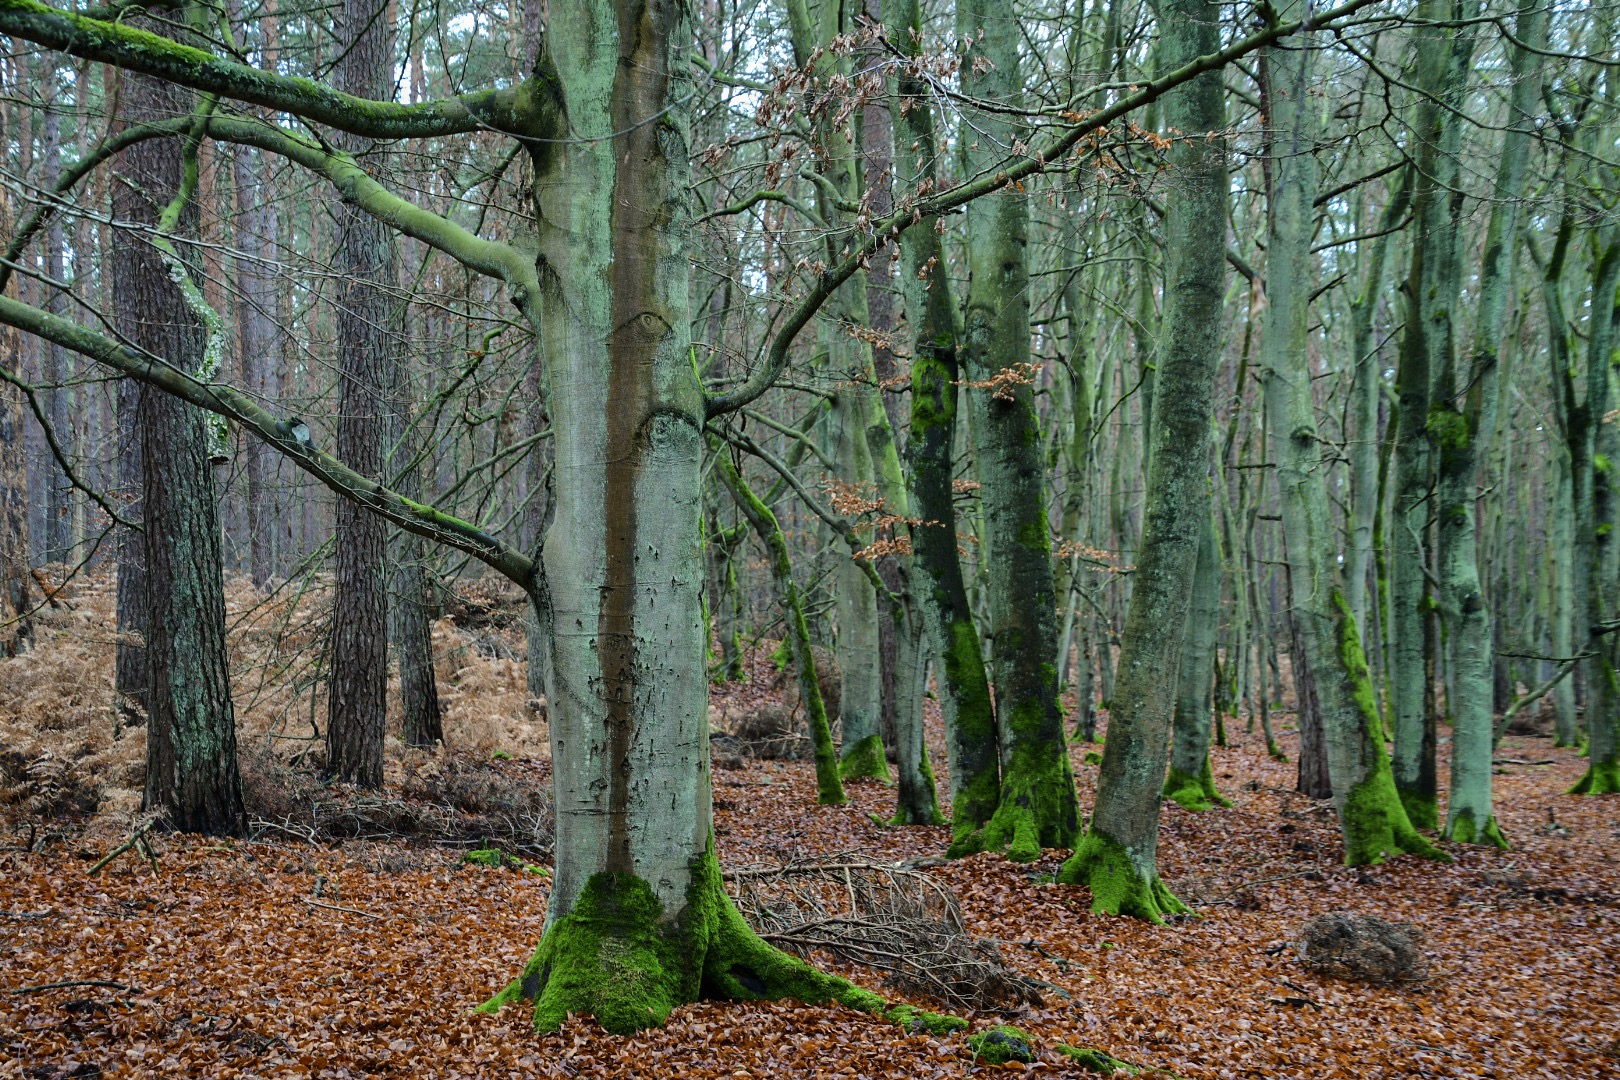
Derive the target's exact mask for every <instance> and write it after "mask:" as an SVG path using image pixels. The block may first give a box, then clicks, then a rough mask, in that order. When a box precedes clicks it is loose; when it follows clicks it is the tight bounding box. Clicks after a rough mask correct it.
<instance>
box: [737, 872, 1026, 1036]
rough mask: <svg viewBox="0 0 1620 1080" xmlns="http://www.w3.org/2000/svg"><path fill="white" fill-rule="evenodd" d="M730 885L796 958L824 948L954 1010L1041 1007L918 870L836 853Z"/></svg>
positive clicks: (754, 918) (744, 908) (768, 934)
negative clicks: (879, 972)
mask: <svg viewBox="0 0 1620 1080" xmlns="http://www.w3.org/2000/svg"><path fill="white" fill-rule="evenodd" d="M726 879H727V883H728V885H729V886H730V889H731V892H732V897H733V899H734V900H735V901H736V903H737V907H738V909H739V910H740V911H741V912H742V915H743V918H745V919H747V920H748V923H749V925H750V926H752V927H753V928H754V930H755V932H756V933H758V934H759V936H760V937H762V938H764V939H765V940H766V941H769V942H770V943H771V944H773V945H775V946H777V947H778V948H781V949H785V950H787V951H788V952H791V953H794V954H796V955H798V956H809V955H810V954H811V953H813V952H822V953H826V954H828V955H830V956H832V957H833V958H835V959H837V960H840V961H844V962H847V963H854V964H861V965H863V966H866V967H870V968H876V969H877V970H879V971H882V972H885V973H886V975H887V978H886V979H885V980H884V985H885V986H889V987H892V988H894V989H896V990H899V991H900V992H902V993H906V994H911V995H915V996H918V997H928V998H933V999H935V1000H937V1001H939V1002H942V1003H943V1004H945V1005H947V1006H949V1007H951V1008H954V1009H968V1010H982V1009H994V1008H997V1007H1001V1006H1007V1005H1021V1004H1031V1005H1038V1004H1040V996H1039V995H1038V994H1037V993H1036V991H1035V985H1034V984H1033V983H1031V982H1030V981H1029V980H1027V979H1024V978H1022V977H1021V976H1019V975H1016V974H1014V973H1013V972H1012V971H1010V970H1009V969H1008V968H1007V965H1006V963H1005V961H1003V959H1002V957H1001V951H1000V950H999V949H998V948H997V947H996V944H995V942H993V941H988V940H985V939H982V938H974V937H973V936H971V935H970V934H968V933H967V931H966V930H965V929H964V927H963V925H962V911H961V906H960V904H959V903H958V901H957V898H956V896H955V894H953V893H952V892H951V891H950V890H949V889H947V888H946V887H945V886H944V885H942V884H941V883H940V882H939V881H937V880H935V879H934V878H933V877H931V876H929V875H928V874H926V873H923V872H922V871H920V870H913V869H910V868H908V867H905V866H900V865H890V864H885V863H880V862H872V861H869V860H866V859H862V858H861V857H860V856H857V855H835V856H830V857H828V858H824V859H813V860H802V861H797V862H792V863H788V864H786V865H783V866H772V867H750V868H746V869H741V870H733V871H730V872H728V873H727V874H726Z"/></svg>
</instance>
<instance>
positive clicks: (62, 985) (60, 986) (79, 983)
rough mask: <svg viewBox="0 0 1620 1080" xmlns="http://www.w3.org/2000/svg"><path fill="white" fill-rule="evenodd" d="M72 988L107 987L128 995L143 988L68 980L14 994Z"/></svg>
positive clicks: (15, 991)
mask: <svg viewBox="0 0 1620 1080" xmlns="http://www.w3.org/2000/svg"><path fill="white" fill-rule="evenodd" d="M72 986H105V987H106V988H107V989H109V990H122V991H124V992H125V993H128V994H139V993H141V988H140V987H138V986H129V985H127V984H125V983H121V982H109V981H108V980H106V979H66V980H64V981H62V982H50V983H40V984H39V985H38V986H19V987H18V988H17V989H15V990H13V991H12V993H13V994H37V993H40V992H41V991H44V990H65V989H67V988H69V987H72Z"/></svg>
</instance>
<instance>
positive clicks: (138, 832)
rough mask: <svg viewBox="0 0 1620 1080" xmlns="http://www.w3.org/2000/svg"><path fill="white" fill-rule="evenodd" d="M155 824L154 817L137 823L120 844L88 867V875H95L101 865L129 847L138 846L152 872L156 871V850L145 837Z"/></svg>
mask: <svg viewBox="0 0 1620 1080" xmlns="http://www.w3.org/2000/svg"><path fill="white" fill-rule="evenodd" d="M156 824H157V819H156V818H148V819H147V820H146V821H143V822H141V824H139V825H137V826H136V827H135V830H134V831H133V832H131V833H130V834H129V836H128V837H127V838H126V839H125V840H124V842H123V843H122V844H119V845H118V846H117V847H115V848H113V849H112V850H111V851H109V852H107V854H105V855H103V856H102V857H101V860H100V861H99V862H97V863H96V865H94V866H92V867H91V868H90V870H89V874H90V876H91V877H95V876H96V875H97V874H98V873H100V872H101V868H102V867H103V866H106V865H107V864H108V863H110V862H112V861H113V860H114V859H116V858H118V856H120V855H122V854H123V853H124V852H126V851H128V850H130V849H131V848H139V849H140V852H141V854H142V855H144V856H146V861H147V862H149V863H151V864H152V873H154V874H155V873H157V852H155V851H153V850H152V845H151V844H150V843H148V842H147V839H146V834H147V833H148V832H150V831H151V830H152V826H153V825H156Z"/></svg>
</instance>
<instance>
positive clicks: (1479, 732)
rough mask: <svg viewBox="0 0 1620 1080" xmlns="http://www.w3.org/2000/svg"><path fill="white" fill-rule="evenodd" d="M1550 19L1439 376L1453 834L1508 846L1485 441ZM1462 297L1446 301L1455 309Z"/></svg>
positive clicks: (1536, 42)
mask: <svg viewBox="0 0 1620 1080" xmlns="http://www.w3.org/2000/svg"><path fill="white" fill-rule="evenodd" d="M1546 25H1547V23H1546V13H1545V11H1544V10H1543V9H1541V8H1539V7H1538V6H1537V5H1536V4H1535V3H1534V2H1533V0H1524V2H1522V3H1521V4H1520V6H1519V12H1518V19H1517V24H1516V26H1517V30H1516V34H1517V37H1518V39H1519V40H1520V41H1522V42H1523V43H1524V47H1523V48H1520V47H1517V46H1508V48H1509V51H1510V56H1511V65H1512V71H1513V78H1512V86H1513V91H1512V98H1511V103H1512V104H1511V116H1510V119H1509V126H1508V129H1507V131H1506V132H1504V133H1503V136H1502V155H1501V159H1500V161H1499V163H1498V165H1497V169H1496V177H1495V181H1494V184H1493V188H1494V190H1493V191H1492V193H1491V195H1492V200H1491V217H1490V224H1489V225H1488V227H1487V230H1486V235H1485V251H1484V256H1483V259H1482V261H1481V266H1480V270H1479V277H1478V285H1477V290H1478V296H1479V306H1478V309H1477V311H1476V314H1475V321H1474V333H1473V338H1474V340H1473V343H1472V347H1471V348H1470V349H1469V350H1468V352H1467V354H1466V361H1465V362H1464V363H1459V360H1461V359H1463V358H1462V357H1459V356H1458V354H1457V353H1456V352H1455V351H1453V352H1451V353H1449V354H1448V356H1447V360H1448V364H1447V366H1446V367H1445V368H1444V369H1443V370H1442V371H1441V372H1440V374H1439V379H1438V380H1437V385H1436V388H1435V399H1434V405H1433V408H1432V409H1431V410H1430V412H1429V418H1428V428H1429V436H1430V439H1431V440H1432V441H1433V442H1435V443H1436V444H1437V445H1436V450H1437V452H1438V474H1437V475H1438V478H1437V484H1436V494H1437V498H1438V502H1437V507H1436V516H1437V517H1438V518H1439V533H1440V575H1439V576H1440V603H1441V608H1442V610H1443V611H1444V612H1445V615H1446V620H1447V625H1448V627H1449V629H1450V633H1451V656H1452V663H1453V665H1454V667H1455V669H1456V674H1455V677H1454V679H1453V683H1452V685H1453V694H1452V696H1451V697H1450V699H1449V701H1448V704H1449V706H1450V710H1451V719H1452V725H1453V732H1454V734H1453V737H1452V743H1451V792H1450V797H1449V798H1448V799H1447V805H1446V828H1445V835H1446V837H1447V838H1448V839H1451V840H1456V841H1459V842H1461V843H1472V842H1478V843H1482V844H1494V845H1496V846H1497V847H1506V846H1507V840H1506V839H1505V838H1504V837H1503V836H1502V833H1501V831H1500V830H1499V829H1498V828H1497V826H1496V816H1495V814H1494V812H1493V809H1492V805H1491V772H1492V769H1493V766H1492V764H1491V758H1492V755H1493V752H1494V751H1495V748H1496V740H1495V732H1494V723H1493V719H1492V716H1493V712H1494V709H1493V707H1492V706H1493V705H1494V701H1493V696H1494V674H1495V661H1496V647H1495V641H1494V635H1493V632H1492V624H1491V613H1490V610H1489V608H1488V607H1487V606H1486V598H1485V591H1484V588H1483V586H1482V584H1481V582H1480V573H1479V550H1478V548H1479V543H1478V526H1477V523H1476V515H1475V506H1476V503H1477V502H1478V500H1479V497H1480V496H1479V491H1478V483H1479V472H1480V468H1479V458H1480V456H1481V454H1480V451H1481V442H1482V441H1484V442H1485V443H1486V444H1487V448H1488V443H1489V440H1490V438H1491V435H1492V433H1493V432H1494V430H1495V427H1496V412H1497V397H1498V394H1499V389H1500V386H1501V370H1500V365H1499V364H1498V356H1499V354H1500V349H1501V345H1500V342H1501V337H1502V330H1503V327H1504V324H1505V323H1506V319H1507V309H1508V292H1509V289H1510V288H1511V287H1512V279H1513V271H1512V264H1513V257H1514V254H1515V252H1516V251H1517V250H1518V242H1517V241H1518V230H1519V204H1520V202H1521V201H1522V200H1523V197H1524V188H1525V173H1526V171H1527V169H1528V166H1529V162H1530V143H1531V138H1532V132H1531V130H1530V129H1529V126H1528V125H1529V124H1530V123H1531V120H1532V118H1533V117H1534V116H1535V115H1536V114H1537V111H1538V109H1539V108H1540V101H1541V71H1542V66H1543V65H1542V64H1541V62H1540V60H1539V59H1538V58H1537V57H1536V55H1535V53H1536V52H1537V51H1539V50H1540V49H1541V48H1542V46H1543V44H1544V42H1545V40H1546ZM1460 299H1461V298H1460V297H1453V296H1448V297H1444V298H1442V302H1444V303H1449V304H1455V303H1458V302H1459V301H1460Z"/></svg>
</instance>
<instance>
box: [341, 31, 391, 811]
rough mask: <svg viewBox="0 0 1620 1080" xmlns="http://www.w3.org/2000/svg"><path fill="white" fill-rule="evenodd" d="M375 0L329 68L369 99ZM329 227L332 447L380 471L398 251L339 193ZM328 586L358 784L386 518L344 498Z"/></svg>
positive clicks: (387, 61)
mask: <svg viewBox="0 0 1620 1080" xmlns="http://www.w3.org/2000/svg"><path fill="white" fill-rule="evenodd" d="M387 10H388V4H387V0H344V3H343V11H342V18H341V20H340V22H339V26H338V43H339V57H338V61H337V65H336V66H335V68H334V69H333V76H334V82H335V84H336V86H337V88H338V89H339V90H342V91H344V92H347V93H350V94H355V95H358V96H360V97H365V98H372V99H378V98H382V99H387V98H391V97H392V96H393V74H394V65H393V46H394V35H393V31H392V27H391V26H390V24H389V20H388V15H387ZM334 141H335V142H336V143H337V144H338V145H339V146H341V147H342V148H343V149H345V150H347V151H349V152H351V153H354V154H356V155H363V154H364V153H365V151H367V150H368V149H369V148H370V143H369V141H368V140H365V139H358V138H355V137H354V136H350V135H345V134H342V133H338V134H337V135H336V136H335V139H334ZM332 216H333V221H334V224H335V227H336V231H337V256H336V260H335V261H336V264H337V280H338V290H337V297H336V301H337V347H338V370H339V379H340V383H341V386H340V392H339V395H338V400H339V406H338V408H339V415H338V424H337V446H338V456H339V457H341V458H342V459H343V460H344V461H345V462H347V463H348V464H349V466H350V467H351V468H353V469H354V470H355V471H356V472H358V473H360V474H361V475H362V476H365V477H369V478H372V479H377V478H379V477H381V475H382V459H383V455H382V435H383V432H382V423H383V418H382V413H383V405H382V397H383V388H384V386H385V385H386V383H387V380H388V379H389V368H390V366H391V365H392V364H395V363H399V362H400V360H401V358H400V356H399V355H398V353H399V351H400V350H399V349H398V348H397V344H396V343H397V331H398V324H399V322H400V313H399V311H398V305H397V304H396V302H395V301H394V300H393V299H392V298H391V297H390V296H389V295H388V292H387V291H385V290H387V289H389V288H390V287H392V286H393V285H394V284H396V282H395V279H396V278H397V277H398V274H399V265H398V252H397V250H396V247H395V244H394V236H393V233H392V231H390V230H389V228H388V227H387V226H386V225H384V224H383V223H382V222H380V221H378V220H377V219H376V218H374V217H372V216H371V215H370V214H368V213H366V212H365V211H363V210H361V209H359V208H358V207H355V206H351V205H350V204H349V203H347V202H341V203H339V204H338V205H337V206H336V207H335V208H334V210H333V215H332ZM336 517H337V528H336V531H335V534H334V543H335V546H336V548H337V593H336V596H335V597H334V599H333V604H332V649H331V671H330V676H329V683H328V687H329V694H328V697H327V718H326V768H327V771H328V772H329V773H330V774H331V775H333V776H336V777H340V778H342V779H344V780H351V781H353V782H355V783H357V784H359V785H361V786H362V787H380V786H381V785H382V781H383V736H384V734H385V732H386V727H387V721H388V615H387V610H388V589H387V573H386V570H385V569H384V561H385V559H386V556H387V544H388V528H387V525H386V524H385V523H384V522H383V520H382V519H381V518H379V517H377V516H376V515H375V514H372V513H371V512H369V511H368V510H366V509H365V508H364V507H362V506H357V505H355V504H354V503H352V502H350V501H348V500H347V499H340V500H338V503H337V512H336Z"/></svg>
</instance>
